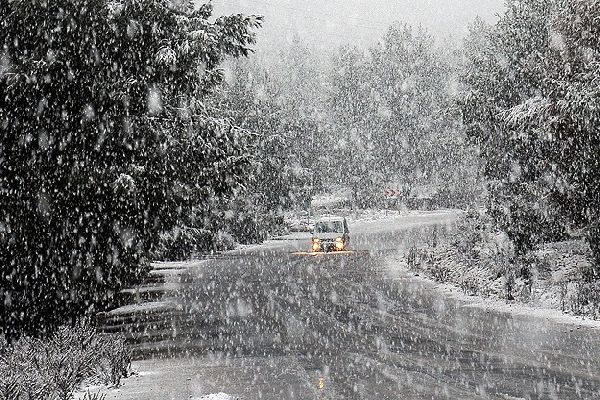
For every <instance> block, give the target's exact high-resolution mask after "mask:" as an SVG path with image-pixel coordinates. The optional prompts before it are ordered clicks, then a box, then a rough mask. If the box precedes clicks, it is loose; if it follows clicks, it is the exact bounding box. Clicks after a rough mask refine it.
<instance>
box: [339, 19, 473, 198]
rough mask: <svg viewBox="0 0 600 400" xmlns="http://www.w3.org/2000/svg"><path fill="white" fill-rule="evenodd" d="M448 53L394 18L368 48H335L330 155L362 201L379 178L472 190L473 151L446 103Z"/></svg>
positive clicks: (449, 190)
mask: <svg viewBox="0 0 600 400" xmlns="http://www.w3.org/2000/svg"><path fill="white" fill-rule="evenodd" d="M455 58H456V57H455V56H453V54H452V52H451V51H448V52H447V53H445V54H444V53H442V52H441V51H440V50H439V49H438V48H436V45H435V43H434V40H433V38H432V37H431V36H430V35H429V34H428V33H427V32H426V31H424V30H422V29H420V28H419V29H414V28H411V27H410V26H407V25H400V24H396V25H393V26H392V27H390V28H389V29H388V31H387V33H386V34H385V35H384V37H383V38H382V39H381V40H380V43H379V44H378V45H377V46H375V47H373V48H371V49H370V50H369V51H367V52H365V51H362V50H360V49H358V48H352V47H346V48H343V49H341V50H340V51H339V52H338V54H337V55H336V57H335V59H334V68H333V73H332V79H331V84H332V93H331V96H330V98H331V100H330V101H331V108H332V110H333V111H334V115H333V121H334V124H335V125H336V127H337V132H336V137H334V138H332V139H333V140H332V141H331V143H332V145H333V146H334V148H335V150H334V151H332V152H331V153H332V154H333V157H332V160H333V162H334V163H336V168H337V169H338V170H339V171H341V175H340V179H341V180H342V181H343V182H344V183H345V184H347V185H349V186H351V187H352V188H353V192H354V196H355V197H358V198H360V199H361V201H362V202H363V203H366V204H372V202H373V201H374V200H375V199H376V198H377V197H378V196H379V193H381V192H382V191H383V188H384V187H386V186H388V187H389V186H391V187H396V188H400V189H404V192H405V196H406V195H408V194H409V192H410V189H411V188H414V187H416V186H419V185H433V186H435V187H436V191H438V192H439V193H442V192H445V193H446V194H447V197H448V196H449V197H451V198H456V196H457V195H458V196H459V197H460V196H462V195H464V194H467V191H465V190H464V188H465V187H469V188H470V189H471V190H477V180H476V179H477V173H476V168H475V165H476V163H475V162H474V157H472V154H473V152H472V151H471V150H469V146H467V145H466V143H465V140H464V139H465V138H464V135H463V130H462V127H461V126H460V123H459V122H458V121H459V118H457V115H456V113H455V111H454V109H453V90H452V89H451V88H452V86H453V81H454V80H455V75H456V72H455V68H456V64H457V62H456V59H455ZM450 203H452V200H451V201H450Z"/></svg>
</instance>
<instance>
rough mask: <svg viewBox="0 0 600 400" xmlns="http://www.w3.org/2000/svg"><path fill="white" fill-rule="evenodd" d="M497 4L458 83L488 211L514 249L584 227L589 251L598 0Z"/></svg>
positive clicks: (594, 189) (598, 171)
mask: <svg viewBox="0 0 600 400" xmlns="http://www.w3.org/2000/svg"><path fill="white" fill-rule="evenodd" d="M507 6H508V8H507V12H506V14H505V15H504V16H503V17H502V19H501V20H500V21H499V23H498V24H497V25H496V26H494V27H484V26H479V27H478V28H477V29H476V30H474V31H473V33H472V35H471V39H470V40H469V41H468V43H467V46H468V47H467V49H468V53H467V58H468V63H467V70H466V72H465V79H464V82H465V84H466V87H467V92H466V93H465V96H464V98H463V101H464V104H463V107H462V108H463V113H464V117H465V122H466V123H467V124H468V126H469V131H470V135H471V136H472V137H473V138H474V139H475V140H476V141H477V142H478V144H479V145H480V146H481V154H482V156H483V158H484V159H485V160H486V163H487V168H486V172H487V175H488V177H489V178H490V179H491V181H492V189H493V190H492V191H491V193H492V198H491V203H492V204H491V206H492V207H491V209H492V212H493V213H494V215H495V217H496V220H497V221H499V222H500V224H501V225H502V226H503V228H504V229H505V230H506V231H507V232H508V233H509V234H510V235H511V237H512V238H513V240H514V241H515V242H516V245H517V249H518V250H519V249H520V250H527V249H528V248H530V247H531V246H533V245H535V244H536V243H538V242H540V241H544V240H549V239H556V238H559V237H561V236H562V235H563V230H564V227H565V226H567V227H571V228H582V227H584V228H586V229H587V231H588V238H589V241H590V244H591V245H592V248H593V249H595V252H596V254H597V255H598V254H599V253H600V251H599V250H598V243H599V242H600V235H599V230H598V228H597V226H598V223H597V221H598V218H599V217H600V215H599V210H600V197H599V194H598V193H600V183H599V182H600V180H599V177H600V165H599V163H598V161H597V155H598V150H599V149H600V136H599V132H598V125H599V120H598V118H599V116H600V114H599V111H598V110H599V107H598V106H599V105H598V87H597V86H598V85H597V82H598V77H599V76H598V71H599V68H598V67H599V65H600V64H599V61H600V57H599V55H598V54H599V51H600V40H599V39H598V35H597V33H598V31H599V30H600V24H599V23H598V21H600V3H599V2H597V1H591V2H590V1H579V0H555V1H545V0H520V1H517V0H511V1H508V2H507ZM597 257H598V256H597ZM592 275H594V274H593V273H592Z"/></svg>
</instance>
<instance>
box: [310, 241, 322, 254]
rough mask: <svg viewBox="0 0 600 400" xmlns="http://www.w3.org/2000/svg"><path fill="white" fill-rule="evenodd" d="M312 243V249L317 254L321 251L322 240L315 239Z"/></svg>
mask: <svg viewBox="0 0 600 400" xmlns="http://www.w3.org/2000/svg"><path fill="white" fill-rule="evenodd" d="M312 243H313V244H312V249H313V251H314V252H315V253H316V252H319V251H321V240H320V239H319V238H314V239H313V242H312Z"/></svg>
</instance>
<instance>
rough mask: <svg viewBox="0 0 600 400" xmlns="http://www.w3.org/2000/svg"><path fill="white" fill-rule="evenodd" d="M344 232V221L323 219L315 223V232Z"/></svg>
mask: <svg viewBox="0 0 600 400" xmlns="http://www.w3.org/2000/svg"><path fill="white" fill-rule="evenodd" d="M328 232H344V224H343V223H342V221H321V222H317V224H316V225H315V233H328Z"/></svg>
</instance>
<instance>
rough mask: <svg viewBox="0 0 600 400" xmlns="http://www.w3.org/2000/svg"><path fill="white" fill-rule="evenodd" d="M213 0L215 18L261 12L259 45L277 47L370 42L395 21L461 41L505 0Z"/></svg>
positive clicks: (494, 14) (490, 18)
mask: <svg viewBox="0 0 600 400" xmlns="http://www.w3.org/2000/svg"><path fill="white" fill-rule="evenodd" d="M197 1H198V2H199V3H200V2H202V1H201V0H197ZM212 3H213V5H214V8H215V16H219V15H227V14H232V13H240V12H241V13H245V14H259V15H263V16H264V17H265V22H264V27H263V29H262V30H261V32H260V34H259V43H258V47H259V48H264V47H271V46H273V45H282V44H284V43H285V42H286V41H291V40H292V39H293V38H294V36H295V35H298V36H299V37H300V38H302V39H303V40H304V41H306V42H308V43H310V44H312V45H314V46H317V47H321V48H323V49H326V48H328V47H331V46H335V45H340V44H345V43H353V44H356V45H359V46H363V47H364V46H370V45H372V44H374V43H375V42H377V41H378V40H379V38H380V37H381V36H382V35H383V33H384V31H385V29H386V28H387V27H388V26H389V25H390V24H391V23H393V22H394V21H400V22H406V23H409V24H411V25H414V26H417V25H422V26H424V27H425V28H427V30H428V31H429V32H431V33H432V34H433V35H435V36H437V37H438V38H440V39H442V40H443V39H446V38H451V39H453V40H460V39H462V38H463V37H464V35H465V33H466V32H467V27H468V25H469V24H470V23H471V22H472V21H473V20H474V19H475V17H477V16H479V17H481V18H482V19H483V20H485V21H488V22H495V21H496V18H497V14H499V13H501V12H502V10H503V8H504V0H213V1H212Z"/></svg>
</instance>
